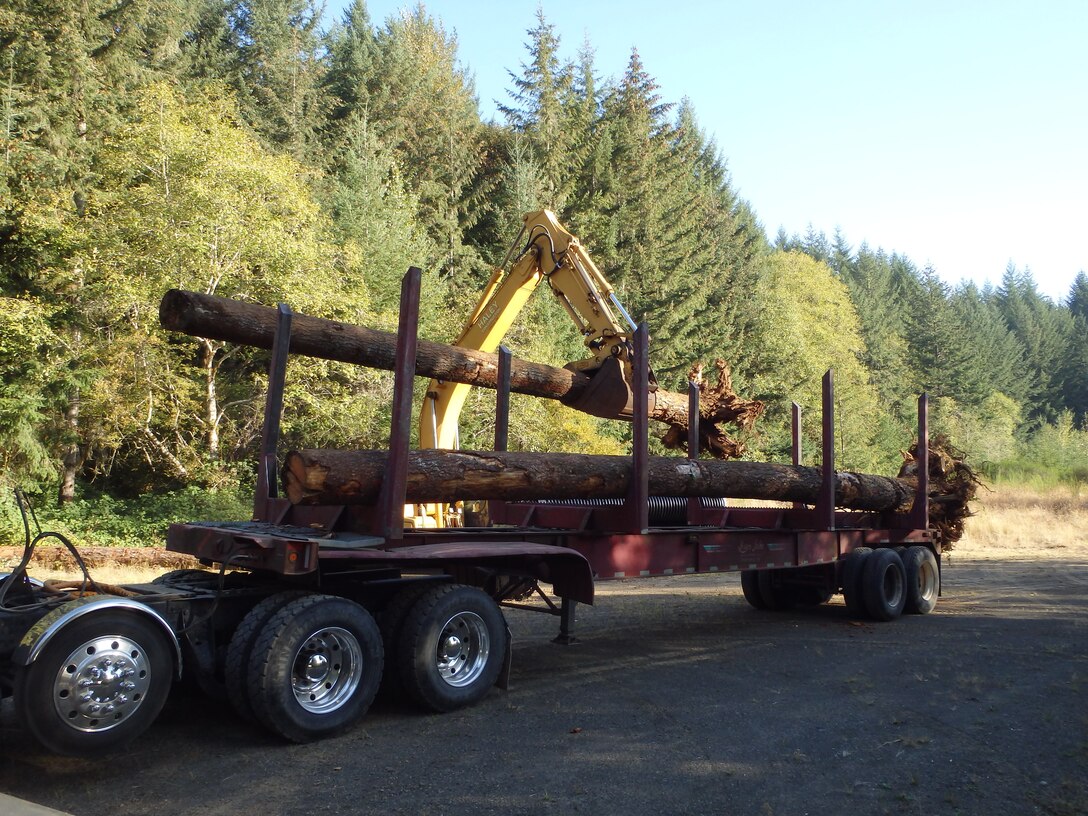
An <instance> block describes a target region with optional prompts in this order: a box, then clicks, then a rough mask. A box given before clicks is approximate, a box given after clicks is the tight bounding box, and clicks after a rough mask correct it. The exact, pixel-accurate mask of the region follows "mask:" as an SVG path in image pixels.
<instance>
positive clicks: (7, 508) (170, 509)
mask: <svg viewBox="0 0 1088 816" xmlns="http://www.w3.org/2000/svg"><path fill="white" fill-rule="evenodd" d="M252 501H253V498H252V492H251V488H249V487H233V488H229V487H228V488H218V489H215V490H210V489H206V488H199V487H187V488H185V489H183V490H176V491H171V492H169V493H160V494H151V495H146V496H139V497H136V498H131V499H118V498H114V497H112V496H109V495H106V494H104V493H99V494H90V495H85V496H83V497H81V498H79V499H78V500H76V501H74V502H72V503H70V504H68V505H67V506H66V507H64V508H63V509H57V508H55V507H52V506H48V505H46V504H44V503H43V502H42V501H41V500H40V497H39V500H38V501H36V502H35V514H36V515H37V517H38V522H39V523H40V524H41V527H42V529H43V530H51V531H54V532H58V533H63V534H64V535H66V536H67V537H68V538H70V539H71V540H72V542H73V543H74V544H75V545H76V546H77V547H78V546H81V545H84V546H114V547H160V546H162V545H163V544H164V543H165V541H166V529H167V527H169V526H170V524H171V523H172V522H175V521H212V520H217V521H237V520H241V519H248V518H250V516H251V515H252V508H253V504H252ZM0 523H2V524H3V527H2V529H0V545H8V546H11V545H20V546H21V545H22V544H23V540H24V537H23V524H22V521H21V519H20V517H19V511H18V509H17V507H16V504H15V499H14V495H12V494H8V495H6V496H3V497H0Z"/></svg>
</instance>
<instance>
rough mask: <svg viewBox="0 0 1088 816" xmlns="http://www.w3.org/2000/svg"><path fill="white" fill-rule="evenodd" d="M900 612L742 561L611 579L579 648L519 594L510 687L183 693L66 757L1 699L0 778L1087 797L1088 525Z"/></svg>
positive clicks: (675, 794) (220, 806)
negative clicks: (315, 706)
mask: <svg viewBox="0 0 1088 816" xmlns="http://www.w3.org/2000/svg"><path fill="white" fill-rule="evenodd" d="M944 581H945V588H944V597H943V598H942V599H941V602H940V604H939V605H938V607H937V610H936V611H935V612H934V613H933V614H931V615H928V616H924V617H904V618H902V619H900V620H899V621H896V622H893V623H887V624H876V623H861V622H857V621H853V620H851V619H850V618H848V617H847V615H846V610H845V607H844V606H843V605H842V602H841V598H836V599H835V600H834V601H832V603H831V604H829V605H827V606H824V607H820V608H817V609H812V610H804V611H795V612H787V613H772V612H757V611H756V610H753V609H751V608H749V607H748V606H747V604H745V602H744V600H743V597H742V596H741V593H740V584H739V580H738V578H737V576H735V575H719V576H701V577H691V578H675V579H672V578H670V579H654V580H645V581H627V582H616V583H611V584H602V585H601V586H600V587H599V593H598V602H597V604H596V605H595V606H594V607H580V608H579V612H580V614H579V618H578V626H577V634H578V636H579V638H580V641H579V642H578V643H577V644H575V645H573V646H566V647H564V646H557V645H554V644H552V643H551V642H550V638H551V637H552V636H553V635H554V634H555V627H556V621H555V620H553V619H550V618H547V617H545V616H543V615H532V614H529V613H523V612H516V611H512V612H508V614H507V616H508V618H509V620H510V624H511V629H512V630H513V633H514V638H515V642H514V664H513V673H512V678H511V688H510V690H509V691H500V690H497V689H496V690H494V691H493V692H492V693H491V695H490V696H489V697H488V698H487V699H486V700H484V702H482V703H481V704H479V705H477V706H475V707H473V708H470V709H467V710H463V711H459V712H455V713H453V714H446V715H428V714H420V713H418V712H417V711H415V710H413V709H411V708H409V707H408V706H406V705H404V704H400V703H396V702H392V701H387V700H381V699H379V701H378V702H377V703H375V705H374V707H373V708H372V709H371V712H370V713H369V714H368V716H367V717H366V719H365V720H364V721H363V722H362V724H361V725H360V726H359V727H357V728H356V729H354V730H353V731H350V732H349V733H347V734H345V735H343V736H340V737H338V738H334V739H330V740H326V741H324V742H321V743H317V744H312V745H304V746H298V745H286V744H283V743H280V742H277V741H276V740H274V739H273V738H271V737H269V736H267V735H266V734H265V733H263V732H262V731H260V730H258V729H256V728H255V727H253V726H250V725H247V724H245V723H243V722H242V721H240V720H239V719H238V718H237V717H236V716H235V715H234V714H233V713H232V711H231V710H230V709H229V708H228V707H227V706H226V705H225V704H220V703H215V702H210V701H208V700H207V699H204V698H201V697H199V696H195V695H187V694H183V693H177V694H175V695H174V696H173V697H172V698H171V700H170V702H169V703H168V704H167V707H166V709H165V710H164V712H163V714H162V715H161V716H160V719H159V720H158V722H157V723H156V724H155V725H154V726H153V727H152V728H151V730H150V731H149V732H148V733H147V734H145V735H144V736H143V737H141V738H140V739H139V740H138V741H137V742H136V743H134V744H133V745H132V746H130V747H129V748H128V749H126V750H125V751H123V752H121V753H118V754H114V755H111V756H108V757H102V758H100V759H68V758H58V757H53V756H50V755H48V754H45V753H43V752H42V751H41V750H40V749H38V748H37V747H36V746H35V745H34V744H33V743H32V742H31V741H30V739H29V737H28V736H26V735H25V734H24V733H23V732H22V731H21V729H20V728H19V726H18V723H17V722H16V719H15V717H14V713H13V711H12V710H11V704H10V701H8V702H6V703H5V704H4V705H3V706H2V707H0V791H4V792H6V793H10V794H13V795H16V796H21V797H24V798H26V799H29V800H32V801H34V802H37V803H40V804H44V805H48V806H51V807H55V808H58V809H61V810H65V811H69V812H70V813H73V814H76V815H77V816H83V814H87V816H92V815H93V816H99V814H102V813H109V814H111V816H127V815H128V814H133V816H136V815H137V814H139V815H140V816H142V815H143V814H159V815H160V816H169V814H231V816H248V815H249V814H253V815H254V816H258V815H260V816H265V814H299V815H300V816H301V814H325V813H332V814H355V813H358V814H368V813H374V814H424V813H425V814H429V816H432V815H433V816H437V815H438V814H457V816H463V814H468V813H471V814H476V813H503V814H508V813H511V812H515V813H519V814H537V813H540V814H551V813H554V814H559V813H564V814H565V813H587V814H606V813H625V814H631V816H643V815H645V816H651V815H652V816H657V815H658V814H687V813H691V814H711V813H713V814H724V813H728V814H757V815H758V816H772V814H778V815H779V816H782V815H784V814H841V813H858V814H869V813H874V814H879V813H891V814H900V813H903V814H933V813H941V814H956V813H969V814H987V816H993V815H995V814H1033V813H1040V814H1059V815H1062V816H1064V815H1065V814H1070V815H1071V814H1085V813H1088V707H1086V706H1085V700H1088V546H1086V547H1085V552H1084V553H1069V552H1066V553H1062V554H1060V557H1059V558H1054V559H1051V560H1047V561H1031V560H1013V559H1006V560H1001V559H997V558H994V557H992V554H989V555H988V556H987V557H985V558H974V557H972V556H971V554H970V553H967V554H966V555H965V556H961V555H957V556H955V557H953V559H952V561H951V563H946V564H945V568H944Z"/></svg>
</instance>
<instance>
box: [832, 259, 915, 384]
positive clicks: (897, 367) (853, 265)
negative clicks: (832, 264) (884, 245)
mask: <svg viewBox="0 0 1088 816" xmlns="http://www.w3.org/2000/svg"><path fill="white" fill-rule="evenodd" d="M836 271H837V273H838V275H839V277H840V279H841V280H842V281H843V282H844V283H845V284H846V287H847V289H848V290H849V292H850V298H851V300H852V301H853V303H854V306H855V308H856V309H857V313H858V317H859V318H860V320H861V333H862V337H863V339H864V341H865V351H864V352H863V354H862V358H861V359H862V362H863V363H864V365H865V367H866V369H867V370H868V371H869V376H870V379H871V382H872V383H873V385H874V386H876V388H877V390H878V391H879V393H880V397H881V399H882V400H883V401H884V403H885V404H887V405H891V406H899V405H902V404H904V401H906V400H907V399H908V398H909V397H910V396H911V395H912V394H913V393H914V390H915V387H916V383H917V381H918V377H917V376H916V375H915V374H914V372H913V371H912V369H911V367H910V363H909V357H908V352H907V341H906V339H905V336H904V333H905V325H904V318H905V315H906V311H907V308H906V305H905V303H904V301H903V300H902V298H901V295H900V287H899V286H898V285H897V282H896V276H895V273H894V271H893V268H892V265H891V263H890V262H889V259H888V258H887V256H886V255H884V253H883V252H879V251H878V252H873V251H872V250H871V249H870V248H869V246H868V245H867V244H864V243H863V244H862V245H861V247H860V248H859V249H858V252H857V256H856V257H855V258H853V259H851V260H849V261H844V262H840V263H839V265H838V269H837V270H836Z"/></svg>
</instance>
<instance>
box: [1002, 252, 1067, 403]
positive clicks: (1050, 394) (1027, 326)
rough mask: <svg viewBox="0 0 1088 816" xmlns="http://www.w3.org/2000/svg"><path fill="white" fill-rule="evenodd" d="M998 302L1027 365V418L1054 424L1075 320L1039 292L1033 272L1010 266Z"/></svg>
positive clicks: (1061, 400) (1062, 401)
mask: <svg viewBox="0 0 1088 816" xmlns="http://www.w3.org/2000/svg"><path fill="white" fill-rule="evenodd" d="M995 301H996V304H997V307H998V309H999V310H1000V312H1001V315H1002V317H1003V318H1004V319H1005V322H1006V324H1007V325H1008V327H1009V329H1010V330H1011V331H1012V333H1013V334H1014V335H1015V336H1016V338H1017V340H1019V341H1020V343H1021V345H1022V346H1023V348H1024V359H1025V363H1026V366H1027V377H1026V380H1027V383H1028V393H1027V411H1026V412H1025V413H1026V414H1027V417H1026V418H1027V419H1028V420H1029V421H1031V422H1033V423H1035V424H1041V423H1045V422H1053V421H1054V419H1055V418H1056V417H1057V415H1058V413H1059V412H1060V411H1061V410H1062V407H1063V406H1064V404H1065V400H1064V399H1063V395H1062V379H1063V378H1062V376H1061V371H1062V368H1063V364H1064V363H1065V362H1066V359H1067V351H1068V349H1069V341H1070V337H1071V335H1072V331H1073V319H1072V314H1071V312H1070V311H1069V310H1066V309H1062V308H1060V307H1058V306H1055V305H1054V303H1052V302H1051V301H1050V300H1049V299H1047V298H1046V297H1044V296H1043V295H1042V294H1040V293H1039V291H1038V289H1037V288H1036V285H1035V280H1034V278H1033V277H1032V275H1031V272H1030V271H1027V270H1024V271H1020V270H1017V269H1016V267H1015V266H1013V265H1011V264H1010V265H1009V267H1008V269H1006V271H1005V275H1004V277H1003V278H1002V280H1001V286H1000V287H999V288H998V290H997V292H996V295H995Z"/></svg>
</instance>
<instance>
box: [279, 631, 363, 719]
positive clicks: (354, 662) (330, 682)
mask: <svg viewBox="0 0 1088 816" xmlns="http://www.w3.org/2000/svg"><path fill="white" fill-rule="evenodd" d="M362 676H363V651H362V647H361V646H360V645H359V641H358V640H357V639H356V637H355V636H354V635H353V634H352V633H351V632H349V631H348V630H347V629H342V628H340V627H333V628H329V629H322V630H321V631H319V632H315V633H314V634H313V635H311V636H310V637H309V638H307V639H306V641H305V642H304V643H303V645H302V646H301V647H300V648H299V650H298V652H297V653H296V654H295V660H294V669H293V671H292V672H291V690H292V691H293V692H294V695H295V700H296V701H298V704H299V705H300V706H302V707H303V708H304V709H305V710H306V711H309V712H311V713H314V714H324V713H327V712H330V711H335V710H336V709H338V708H340V706H342V705H344V703H345V702H347V701H348V700H349V699H351V695H352V694H353V693H354V692H355V689H356V688H357V687H358V685H359V681H360V679H361V678H362Z"/></svg>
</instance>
